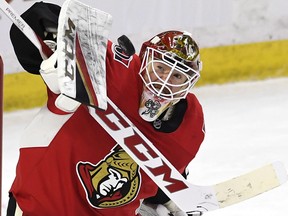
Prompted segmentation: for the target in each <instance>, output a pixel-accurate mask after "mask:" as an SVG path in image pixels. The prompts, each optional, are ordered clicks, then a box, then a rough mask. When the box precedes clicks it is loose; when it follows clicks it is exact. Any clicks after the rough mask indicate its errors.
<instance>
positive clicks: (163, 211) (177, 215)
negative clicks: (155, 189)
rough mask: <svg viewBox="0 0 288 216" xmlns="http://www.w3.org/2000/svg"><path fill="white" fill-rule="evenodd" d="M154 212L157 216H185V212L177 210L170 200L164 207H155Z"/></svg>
mask: <svg viewBox="0 0 288 216" xmlns="http://www.w3.org/2000/svg"><path fill="white" fill-rule="evenodd" d="M156 212H157V213H158V215H159V216H167V215H171V214H172V215H173V216H187V214H186V212H184V211H182V210H181V209H179V208H178V206H176V205H175V203H174V202H173V201H172V200H170V201H168V202H167V203H165V204H164V205H157V207H156Z"/></svg>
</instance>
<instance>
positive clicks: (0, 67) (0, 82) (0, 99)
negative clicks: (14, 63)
mask: <svg viewBox="0 0 288 216" xmlns="http://www.w3.org/2000/svg"><path fill="white" fill-rule="evenodd" d="M3 79H4V75H3V61H2V58H1V56H0V203H1V208H0V216H1V215H2V176H3V175H2V147H3V146H2V131H3Z"/></svg>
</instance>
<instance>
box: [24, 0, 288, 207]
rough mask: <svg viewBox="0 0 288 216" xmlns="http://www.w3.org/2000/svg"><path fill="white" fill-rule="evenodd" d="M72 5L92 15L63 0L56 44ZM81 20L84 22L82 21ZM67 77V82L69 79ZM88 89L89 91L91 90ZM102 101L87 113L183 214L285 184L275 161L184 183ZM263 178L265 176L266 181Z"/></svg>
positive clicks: (126, 121) (138, 133)
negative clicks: (211, 180)
mask: <svg viewBox="0 0 288 216" xmlns="http://www.w3.org/2000/svg"><path fill="white" fill-rule="evenodd" d="M75 2H76V6H77V7H83V9H84V10H85V11H89V13H90V12H91V10H92V11H94V12H95V9H92V8H90V7H89V6H87V5H84V4H82V3H80V2H77V1H73V0H71V1H66V2H65V3H64V5H63V6H62V9H63V7H66V9H65V10H61V13H62V20H61V19H60V20H59V29H58V40H59V41H61V40H62V41H63V42H64V44H65V43H67V37H71V36H73V35H71V34H68V35H67V34H66V38H65V34H64V36H62V38H61V34H59V31H60V32H63V31H64V32H65V30H66V31H68V32H71V28H70V27H71V26H73V25H71V23H70V27H69V28H66V27H67V25H66V26H65V22H66V21H68V20H69V18H70V17H69V14H67V11H68V8H69V10H70V9H71V8H73V7H71V4H73V3H75ZM74 6H75V5H74ZM76 10H77V11H79V8H77V9H76ZM96 12H100V11H98V10H96ZM61 13H60V16H61ZM74 14H77V13H75V11H74ZM105 14H106V13H105ZM98 15H99V14H98ZM98 15H97V16H98ZM106 15H107V14H106ZM63 17H66V19H64V20H63ZM60 21H62V22H63V24H62V25H60ZM70 21H72V22H73V20H71V19H70ZM81 21H83V22H84V21H85V19H84V20H81ZM66 23H67V22H66ZM73 23H74V22H73ZM75 23H77V22H75ZM106 24H107V23H106ZM109 25H110V23H109V22H108V26H106V28H109ZM68 26H69V25H68ZM86 26H87V25H86ZM88 26H89V25H88ZM74 27H75V26H74ZM82 27H83V26H82ZM102 27H103V26H102ZM61 28H62V29H61ZM79 28H81V26H77V31H78V30H79ZM75 29H76V28H75ZM106 30H107V29H106ZM29 39H30V40H31V38H29ZM78 39H79V35H78V36H76V34H75V35H74V39H73V41H75V42H76V43H78V42H79V40H78ZM102 39H103V38H102ZM104 39H105V38H104ZM32 40H33V39H32ZM65 40H66V42H65ZM77 41H78V42H77ZM98 42H99V41H98ZM101 42H105V40H102V41H101ZM76 43H75V44H76ZM60 44H61V43H60ZM60 44H59V45H60ZM71 44H72V46H71V47H70V48H69V49H70V50H69V51H70V53H71V51H72V50H73V51H75V50H74V48H75V44H74V43H71ZM78 45H79V44H78ZM81 45H82V44H81ZM76 47H77V44H76ZM79 48H80V46H78V49H79ZM81 48H82V46H81ZM71 49H72V50H71ZM75 49H76V48H75ZM59 50H60V52H61V51H62V52H64V53H62V57H61V54H59V56H60V59H61V58H62V61H63V62H65V61H67V58H66V55H67V53H68V52H67V51H68V50H65V49H59V47H58V52H59ZM78 51H80V54H81V53H82V54H83V51H82V50H81V49H80V50H78ZM72 53H74V54H75V52H72ZM76 53H77V52H76ZM101 54H102V55H100V57H101V58H104V59H105V53H103V50H102V53H101ZM83 56H85V55H83ZM68 60H69V59H68ZM70 60H71V61H70V62H69V65H70V66H74V68H76V60H75V59H71V58H70ZM77 60H78V59H77ZM83 60H85V61H84V62H83V63H85V64H89V63H91V62H89V60H87V59H86V58H83ZM94 60H95V59H90V61H94ZM87 61H88V62H87ZM59 62H60V61H58V63H59ZM64 66H65V65H64ZM66 66H67V65H66ZM70 68H71V67H70ZM103 68H104V69H105V67H103V65H102V69H103ZM59 69H60V71H59V73H60V77H61V76H62V78H65V79H66V78H67V77H65V76H64V77H63V74H65V72H67V71H65V67H63V66H62V68H59ZM98 69H99V68H98ZM74 72H75V71H74ZM103 72H105V71H102V72H100V73H99V71H98V74H94V75H95V76H96V77H97V76H101V77H100V78H101V79H102V81H104V80H105V79H103V74H101V73H103ZM71 74H73V77H72V78H73V79H75V76H76V73H69V76H70V75H71ZM86 75H87V79H90V82H92V83H93V82H96V83H94V84H98V85H99V83H97V79H96V80H95V79H94V78H95V77H94V78H92V79H91V77H90V75H89V74H86ZM69 78H70V79H71V76H70V77H69ZM70 81H71V80H69V79H66V80H65V81H64V82H63V80H62V89H61V90H62V93H64V94H67V95H68V96H70V97H72V98H76V96H75V95H74V96H73V95H69V91H71V88H75V86H73V85H75V83H74V84H73V85H71V82H70ZM88 81H89V80H88ZM65 84H68V85H66V86H68V87H69V88H70V89H65ZM104 84H105V83H104ZM102 87H103V86H102ZM91 89H92V90H93V88H91ZM68 90H69V91H68ZM72 90H73V89H72ZM74 90H75V89H74ZM104 90H105V89H104ZM67 92H68V93H67ZM74 93H75V92H74ZM102 96H103V95H102ZM96 98H97V96H96ZM105 100H107V103H108V106H107V110H106V111H105V112H102V111H99V110H96V109H95V108H94V107H95V104H89V105H92V106H89V111H90V114H91V115H92V116H93V117H94V118H95V120H96V121H97V122H98V123H99V124H100V125H101V126H102V127H103V128H104V129H105V130H106V131H107V132H108V133H109V134H110V135H111V137H112V138H114V139H115V140H116V141H117V142H118V143H119V144H120V145H121V147H122V148H123V149H124V150H125V151H126V152H127V153H128V154H129V155H130V156H131V158H133V160H135V162H137V163H138V165H139V166H140V167H141V168H142V169H143V170H144V171H145V172H146V173H147V175H148V176H150V177H151V179H152V180H154V181H155V183H156V184H157V185H158V186H159V187H160V188H161V189H162V190H163V191H164V192H165V193H166V194H167V195H168V196H169V197H170V198H171V199H172V200H173V201H174V202H175V203H176V205H178V206H179V207H180V208H181V209H182V210H183V211H186V212H206V211H210V210H215V209H218V208H223V207H226V206H228V205H231V204H235V203H238V202H241V201H243V200H245V199H248V198H250V197H253V196H256V195H258V194H260V193H263V192H265V191H268V190H270V189H272V188H275V187H277V186H279V185H281V184H283V183H284V182H285V181H287V172H286V169H285V168H284V166H283V165H282V164H281V163H278V162H277V163H272V164H270V165H268V166H265V167H263V168H260V169H259V170H255V171H252V172H251V173H248V174H244V175H242V176H240V177H236V178H233V179H232V180H230V181H227V182H223V183H220V184H217V185H211V186H197V185H193V184H191V183H189V182H187V181H186V179H184V178H183V177H182V175H181V174H180V173H179V172H178V171H177V170H176V169H175V168H174V167H173V165H172V164H171V163H170V162H169V161H168V160H167V159H166V158H165V157H164V156H163V155H162V154H161V153H160V152H159V151H158V150H157V149H156V148H155V146H154V145H153V144H152V143H151V142H150V141H149V140H148V139H147V138H146V137H145V136H144V135H143V134H142V133H141V131H139V130H138V129H137V128H136V127H135V126H134V125H133V123H132V122H131V121H130V120H129V119H128V118H127V117H126V116H125V115H124V114H123V113H122V112H121V111H120V110H119V109H118V107H117V106H116V105H115V104H114V103H113V102H112V101H111V100H110V99H109V98H107V97H106V99H105V97H104V100H103V104H102V105H104V106H103V107H104V108H105ZM123 123H124V124H123ZM127 141H129V142H127ZM267 176H269V178H267ZM247 185H249V187H247ZM235 186H238V187H235ZM233 194H234V195H233Z"/></svg>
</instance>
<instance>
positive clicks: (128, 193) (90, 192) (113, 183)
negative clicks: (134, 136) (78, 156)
mask: <svg viewBox="0 0 288 216" xmlns="http://www.w3.org/2000/svg"><path fill="white" fill-rule="evenodd" d="M77 173H78V176H79V178H80V180H81V183H82V186H83V187H84V189H85V192H86V197H87V200H88V202H89V203H90V205H92V206H93V207H95V208H111V207H118V206H123V205H126V204H128V203H130V202H132V201H133V200H134V199H135V198H136V196H137V194H138V192H139V188H140V183H141V177H140V173H139V166H138V165H137V164H136V163H135V162H134V161H133V160H132V159H131V158H130V156H129V155H128V154H127V153H126V152H125V151H124V150H123V149H122V148H121V147H120V146H118V145H117V146H116V147H115V148H114V149H113V150H112V151H111V153H110V154H109V155H108V156H106V158H105V159H104V160H102V161H100V162H99V163H98V164H96V165H93V164H91V163H89V162H78V164H77Z"/></svg>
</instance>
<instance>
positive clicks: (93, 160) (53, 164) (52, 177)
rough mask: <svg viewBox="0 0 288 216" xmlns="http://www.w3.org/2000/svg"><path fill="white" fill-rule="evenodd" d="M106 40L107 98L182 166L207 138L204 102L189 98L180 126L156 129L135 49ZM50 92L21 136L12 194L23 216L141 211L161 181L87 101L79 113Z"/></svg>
mask: <svg viewBox="0 0 288 216" xmlns="http://www.w3.org/2000/svg"><path fill="white" fill-rule="evenodd" d="M116 47H117V45H115V44H112V43H111V42H108V48H107V59H106V69H107V70H106V71H107V94H108V97H109V98H110V99H111V100H112V101H113V102H114V103H115V104H116V105H117V106H118V107H119V108H120V109H121V110H122V111H123V112H124V113H125V115H126V116H127V117H128V118H129V119H130V120H131V121H132V122H133V124H134V125H135V126H136V127H138V129H140V130H141V131H142V133H143V134H144V135H145V136H146V137H147V138H148V139H149V140H150V141H151V142H152V143H153V144H154V145H155V146H156V147H157V148H158V149H159V150H160V151H161V153H162V154H163V155H164V156H165V157H166V158H167V159H168V160H169V161H170V162H171V163H172V164H173V165H174V166H175V167H176V168H177V169H178V170H179V171H180V172H183V171H184V169H185V167H186V166H187V165H188V163H189V162H190V161H191V160H192V159H193V158H194V156H195V155H196V153H197V151H198V149H199V147H200V145H201V143H202V141H203V139H204V130H203V127H204V120H203V113H202V108H201V105H200V104H199V102H198V100H197V98H196V97H195V96H194V95H193V94H188V96H187V105H188V107H187V110H186V112H185V115H184V118H183V121H182V123H181V125H180V126H179V127H178V128H177V130H175V131H174V132H171V133H164V132H159V131H156V130H155V129H154V128H153V126H152V125H151V123H149V122H146V121H144V120H143V119H142V118H141V117H140V116H139V114H138V109H139V101H140V97H141V93H142V88H143V83H142V81H141V78H140V77H139V75H138V72H139V69H140V59H139V57H138V56H137V55H134V56H132V57H131V58H123V56H121V55H119V54H118V53H117V52H116V51H115V48H116ZM56 96H57V95H54V94H53V93H51V92H50V91H49V90H48V103H47V107H46V106H45V107H43V108H42V109H41V110H40V112H39V113H38V114H37V115H36V116H35V118H34V119H33V121H32V122H31V124H30V125H29V126H28V127H27V129H26V131H25V135H24V137H23V139H22V140H21V148H20V158H19V161H18V165H17V169H16V178H15V180H14V182H13V185H12V188H11V192H12V193H13V195H14V197H15V198H16V201H17V203H18V205H19V206H20V208H21V209H22V211H23V212H24V215H27V216H28V215H29V216H39V215H41V216H52V215H61V216H79V215H81V216H92V215H113V216H117V215H121V216H123V215H126V216H128V215H131V216H133V215H135V214H136V211H137V208H138V207H139V204H140V200H141V199H144V198H147V197H151V196H154V195H155V193H156V192H157V189H158V187H157V185H156V184H155V183H154V182H153V181H152V180H151V179H150V178H149V177H148V176H147V175H146V174H145V173H144V172H143V171H142V170H141V169H139V166H138V165H137V164H136V163H135V162H134V161H133V160H132V159H131V158H130V157H129V155H128V154H127V153H126V152H125V151H123V150H122V149H121V148H120V147H119V146H118V145H117V143H116V142H115V141H114V140H113V139H112V138H111V137H110V136H109V134H107V133H106V132H105V130H104V129H103V128H102V127H101V126H100V125H99V124H98V123H97V122H96V121H95V120H94V119H93V117H91V116H90V114H89V112H88V109H87V107H86V106H84V105H81V106H80V107H79V108H78V109H77V111H76V112H75V113H73V114H66V113H63V112H61V111H59V110H57V108H56V107H55V106H54V101H55V98H56Z"/></svg>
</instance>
